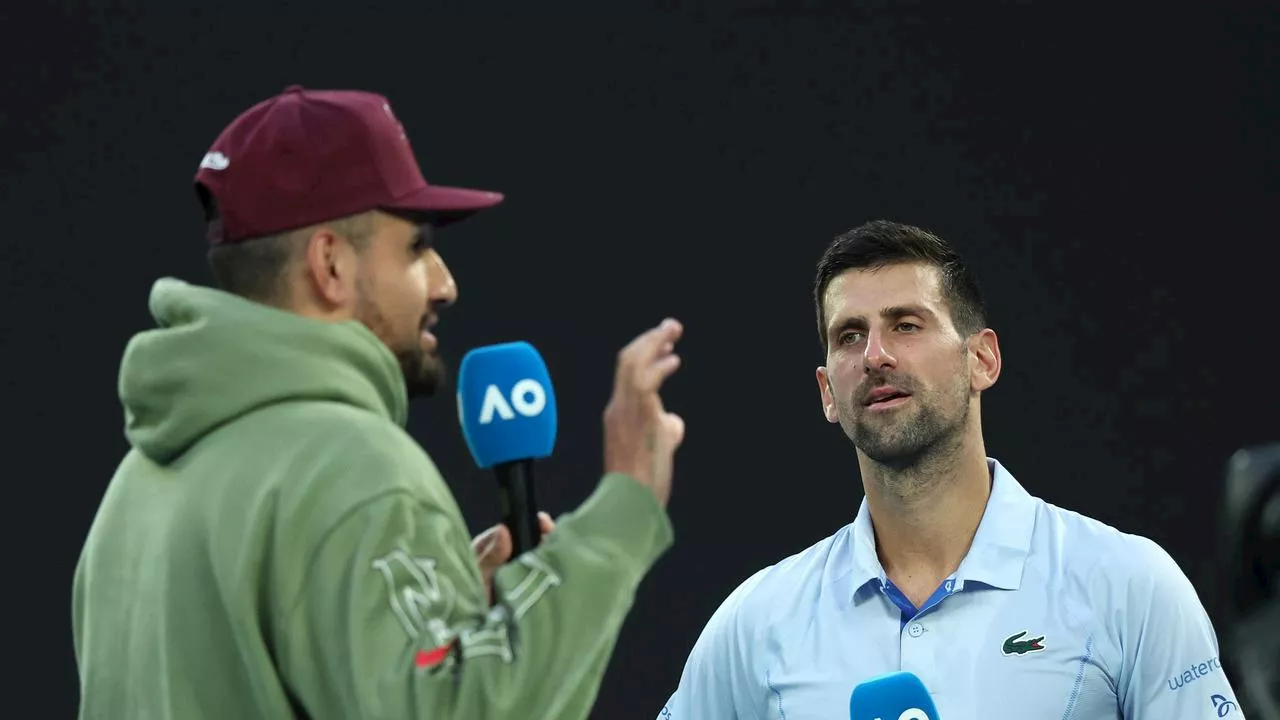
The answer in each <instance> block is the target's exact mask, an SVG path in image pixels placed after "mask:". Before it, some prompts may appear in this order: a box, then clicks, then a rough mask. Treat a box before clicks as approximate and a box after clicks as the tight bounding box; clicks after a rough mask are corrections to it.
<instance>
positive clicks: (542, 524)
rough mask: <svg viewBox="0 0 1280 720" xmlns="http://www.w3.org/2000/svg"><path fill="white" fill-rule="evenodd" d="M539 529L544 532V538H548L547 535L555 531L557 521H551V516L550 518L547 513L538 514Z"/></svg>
mask: <svg viewBox="0 0 1280 720" xmlns="http://www.w3.org/2000/svg"><path fill="white" fill-rule="evenodd" d="M538 528H539V529H540V530H541V531H542V534H543V536H546V535H547V534H549V533H550V532H551V531H552V530H555V529H556V521H555V520H552V519H551V516H550V515H548V514H547V513H544V512H539V513H538Z"/></svg>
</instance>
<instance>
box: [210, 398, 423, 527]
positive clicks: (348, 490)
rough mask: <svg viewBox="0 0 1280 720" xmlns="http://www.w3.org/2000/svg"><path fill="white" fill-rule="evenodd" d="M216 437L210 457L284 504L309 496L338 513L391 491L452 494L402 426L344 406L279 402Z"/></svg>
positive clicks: (321, 403)
mask: <svg viewBox="0 0 1280 720" xmlns="http://www.w3.org/2000/svg"><path fill="white" fill-rule="evenodd" d="M217 435H218V437H216V438H210V439H211V440H214V442H213V443H212V444H211V445H210V446H209V447H208V448H206V449H207V450H208V451H209V452H210V454H212V455H218V456H223V457H225V460H226V461H227V462H228V469H230V468H231V467H235V468H236V469H237V472H239V473H247V474H249V475H252V476H254V477H256V478H257V482H265V483H268V484H270V485H272V486H274V487H275V490H276V493H278V496H279V498H280V500H281V501H282V502H290V501H291V500H292V501H293V502H298V501H302V500H303V499H304V498H305V501H306V502H307V503H319V504H321V505H324V506H332V507H331V512H332V513H334V514H338V513H341V512H342V511H343V509H344V508H353V507H354V506H357V505H360V504H362V503H364V502H366V501H368V500H371V499H373V498H376V497H379V496H383V495H386V494H388V493H395V492H401V493H404V494H406V495H408V496H413V497H416V498H419V499H423V500H427V501H440V500H445V499H444V498H442V497H440V496H441V495H442V494H443V493H447V490H445V489H444V488H445V486H444V481H443V478H441V477H440V473H439V470H438V469H437V468H436V466H435V464H434V463H433V462H432V460H431V458H430V456H428V455H427V453H426V451H425V450H423V449H422V447H421V446H420V445H419V444H418V443H417V442H416V441H415V440H414V438H413V437H412V436H410V435H409V434H408V433H407V432H406V431H405V430H404V429H403V428H402V427H400V426H399V425H397V424H396V423H394V422H391V421H390V420H388V419H387V418H385V417H383V416H381V415H379V414H377V413H373V412H370V411H367V410H364V409H361V408H358V407H354V406H352V405H348V404H345V403H340V402H324V401H314V400H308V401H304V402H287V403H279V404H276V405H271V406H268V407H264V408H261V409H259V410H257V411H255V412H253V413H251V414H249V415H246V416H244V417H242V418H240V419H238V420H237V421H235V422H234V423H231V424H230V425H229V426H228V427H225V428H223V429H222V430H221V431H220V432H219V433H218V434H217ZM445 502H448V501H447V500H445Z"/></svg>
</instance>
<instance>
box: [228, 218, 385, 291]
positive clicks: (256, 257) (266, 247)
mask: <svg viewBox="0 0 1280 720" xmlns="http://www.w3.org/2000/svg"><path fill="white" fill-rule="evenodd" d="M204 208H205V222H206V223H208V226H209V236H210V237H220V235H221V233H220V232H219V229H218V223H219V222H220V219H219V215H218V204H217V202H216V201H214V200H213V199H212V198H208V199H206V200H205V202H204ZM326 224H327V225H332V226H333V227H334V228H335V229H336V230H338V231H339V232H342V233H344V234H347V235H349V236H350V239H351V240H352V242H353V243H354V244H355V245H356V250H357V251H358V252H363V250H364V249H365V247H366V245H367V242H366V240H367V237H368V235H369V234H371V233H372V232H373V222H372V217H371V216H370V215H368V214H366V213H361V214H359V215H354V216H351V217H347V218H341V219H338V220H335V221H334V222H332V223H326ZM310 229H311V228H299V229H297V230H288V231H285V232H282V233H279V234H276V235H269V236H266V237H259V238H252V239H250V240H243V241H240V242H236V243H229V244H225V245H214V246H213V247H211V248H209V253H208V256H207V257H208V261H209V270H210V271H211V272H212V273H213V280H214V283H215V284H217V286H218V287H219V288H221V289H222V290H225V291H226V292H229V293H233V294H235V295H240V296H242V297H246V298H249V299H250V300H256V301H258V302H261V303H266V304H268V305H282V304H283V303H284V302H285V300H286V297H285V294H286V292H285V291H286V287H285V285H286V283H285V279H286V270H288V268H289V265H290V263H292V262H294V261H295V260H296V259H297V257H298V254H299V252H300V250H301V248H302V245H303V244H305V242H306V239H307V236H308V232H309V230H310Z"/></svg>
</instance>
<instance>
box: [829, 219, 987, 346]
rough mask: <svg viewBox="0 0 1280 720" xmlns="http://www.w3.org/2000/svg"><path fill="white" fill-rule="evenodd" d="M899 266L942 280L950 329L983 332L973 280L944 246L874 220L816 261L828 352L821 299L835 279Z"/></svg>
mask: <svg viewBox="0 0 1280 720" xmlns="http://www.w3.org/2000/svg"><path fill="white" fill-rule="evenodd" d="M899 263H925V264H928V265H932V266H934V267H936V268H938V270H939V271H940V272H941V275H942V297H943V300H944V301H946V303H947V307H948V309H949V310H950V311H951V323H952V324H953V325H954V326H955V328H956V330H957V331H958V332H959V333H960V334H962V335H965V336H968V335H972V334H973V333H976V332H978V331H979V330H982V329H983V328H985V327H986V326H987V317H986V316H987V311H986V307H985V305H984V303H983V300H982V292H981V290H980V289H979V287H978V281H977V278H976V277H974V274H973V273H972V272H971V271H970V270H969V268H968V266H966V265H965V263H964V260H963V259H962V258H961V257H960V254H959V253H958V252H956V250H955V249H954V248H952V247H951V245H949V244H948V243H947V242H946V241H945V240H943V239H942V238H940V237H938V236H937V235H934V234H933V233H931V232H929V231H927V230H922V229H921V228H918V227H914V226H912V225H904V224H902V223H896V222H892V221H889V220H872V221H870V222H866V223H863V224H862V225H859V226H858V227H855V228H854V229H852V230H850V231H848V232H846V233H843V234H841V235H837V236H836V238H835V239H834V240H833V241H832V242H831V244H830V245H828V246H827V250H826V252H824V253H823V254H822V259H821V260H819V261H818V274H817V277H816V278H815V280H814V283H813V302H814V305H815V307H816V309H817V313H818V337H819V338H820V339H821V341H822V347H823V348H826V347H827V318H826V311H825V308H824V307H823V302H822V301H823V298H824V296H825V295H826V292H827V286H828V285H830V284H831V281H832V279H834V278H835V277H836V276H837V275H840V274H841V273H843V272H845V271H846V270H852V269H860V270H861V269H875V268H880V267H884V266H886V265H896V264H899Z"/></svg>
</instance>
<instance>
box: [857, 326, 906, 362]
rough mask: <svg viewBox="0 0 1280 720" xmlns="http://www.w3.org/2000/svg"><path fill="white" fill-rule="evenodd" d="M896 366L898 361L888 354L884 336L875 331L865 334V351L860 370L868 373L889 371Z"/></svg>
mask: <svg viewBox="0 0 1280 720" xmlns="http://www.w3.org/2000/svg"><path fill="white" fill-rule="evenodd" d="M897 366H898V359H897V358H896V357H894V356H893V353H891V352H889V348H888V346H886V345H885V342H884V335H883V334H882V333H880V332H878V331H876V330H872V331H871V332H869V333H867V349H866V350H865V351H864V352H863V354H862V369H863V371H864V372H867V373H870V372H872V371H874V370H890V369H893V368H895V367H897Z"/></svg>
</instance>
